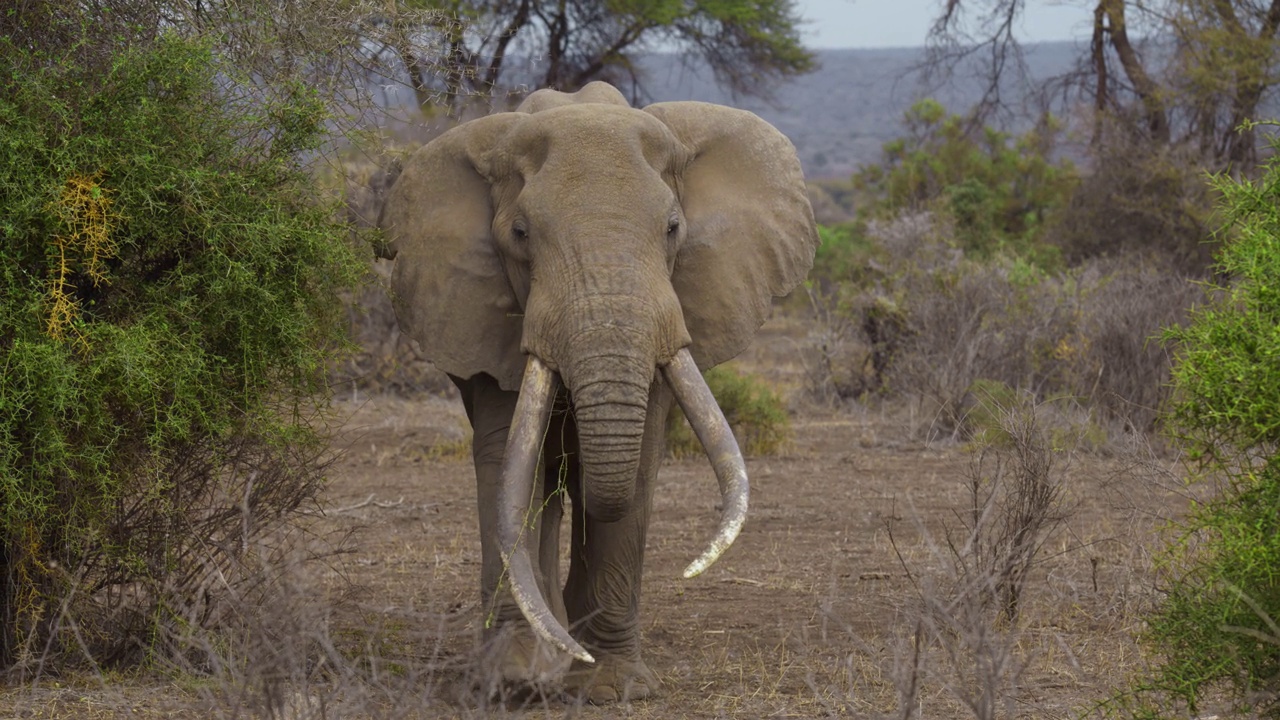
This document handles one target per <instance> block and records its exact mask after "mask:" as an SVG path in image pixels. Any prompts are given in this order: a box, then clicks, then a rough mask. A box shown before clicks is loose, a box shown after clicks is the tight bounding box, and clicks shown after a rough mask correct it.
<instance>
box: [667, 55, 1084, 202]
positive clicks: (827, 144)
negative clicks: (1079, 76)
mask: <svg viewBox="0 0 1280 720" xmlns="http://www.w3.org/2000/svg"><path fill="white" fill-rule="evenodd" d="M1078 54H1079V50H1078V49H1077V48H1076V47H1075V45H1074V44H1073V43H1068V42H1063V43H1040V44H1036V45H1029V46H1027V47H1026V58H1027V65H1028V68H1029V70H1030V74H1031V75H1032V77H1034V78H1037V79H1041V80H1043V79H1047V78H1050V77H1053V76H1056V75H1060V74H1063V73H1066V72H1068V71H1069V70H1070V69H1071V68H1072V65H1073V63H1074V62H1075V59H1076V58H1077V57H1078ZM818 57H819V61H820V62H821V64H822V66H821V68H820V69H819V70H818V71H816V72H814V73H811V74H809V75H806V76H804V77H801V78H798V79H796V80H794V81H792V82H790V83H788V84H787V85H785V86H784V87H782V88H780V89H779V90H778V92H777V93H776V95H775V97H774V101H775V102H774V103H772V104H770V103H766V102H764V101H761V100H757V99H750V98H734V97H732V96H730V95H729V94H728V93H727V92H725V91H724V90H722V89H720V88H719V87H717V86H716V85H715V83H713V82H712V81H711V77H710V73H709V72H707V71H705V70H703V71H701V72H699V71H695V70H690V69H689V68H687V67H685V66H684V63H682V62H681V61H680V59H679V58H678V57H676V56H674V55H654V56H649V57H648V58H645V60H644V61H643V63H642V68H643V71H644V73H645V76H646V78H647V82H646V88H647V89H648V90H649V92H650V94H651V95H652V96H653V100H654V101H666V100H703V101H707V102H716V103H723V104H725V105H732V106H734V107H740V108H743V109H746V110H751V111H752V112H755V113H757V114H758V115H760V116H761V117H763V118H764V119H766V120H768V121H769V122H771V123H773V124H774V125H775V126H777V127H778V129H780V130H781V131H782V132H783V133H785V134H786V135H787V137H789V138H791V141H792V142H793V143H795V145H796V148H797V150H798V151H799V154H800V160H801V162H802V163H803V165H804V169H805V173H806V175H808V176H809V177H810V178H833V177H847V176H849V175H850V174H851V173H852V172H853V171H854V170H855V169H856V168H857V167H858V166H859V165H860V164H863V163H868V162H874V161H875V160H878V159H879V158H880V148H881V146H882V145H883V144H884V143H885V142H887V141H889V140H892V139H894V138H895V137H898V136H900V135H901V134H902V122H901V121H902V115H903V113H904V112H905V111H906V110H907V108H909V107H910V106H911V104H912V103H914V102H915V101H916V100H919V99H920V98H922V97H934V98H936V99H938V100H939V101H941V102H942V103H943V104H944V105H946V106H947V108H948V109H949V110H951V111H953V112H961V111H963V110H965V109H967V108H969V107H971V106H972V105H973V104H974V103H975V102H977V100H978V99H979V98H980V97H981V87H980V86H979V85H978V83H977V82H976V80H975V79H974V78H973V77H972V75H970V77H968V78H967V79H966V78H964V77H963V76H964V73H963V72H957V73H956V75H957V78H956V79H955V80H953V81H952V82H950V83H948V84H947V85H946V86H944V87H941V88H937V89H935V90H934V91H929V89H928V88H926V87H925V86H924V85H923V84H922V79H921V77H920V75H919V73H917V72H915V71H914V67H915V66H916V65H917V64H918V63H919V62H920V60H921V59H922V58H923V50H922V49H920V48H900V49H878V50H822V51H819V52H818Z"/></svg>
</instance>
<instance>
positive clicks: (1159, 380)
mask: <svg viewBox="0 0 1280 720" xmlns="http://www.w3.org/2000/svg"><path fill="white" fill-rule="evenodd" d="M1078 276H1079V280H1078V285H1079V287H1080V288H1081V290H1080V296H1079V300H1078V302H1079V310H1078V317H1077V321H1076V327H1077V330H1076V335H1075V336H1074V339H1075V340H1076V342H1077V345H1075V346H1072V345H1071V344H1070V343H1071V341H1072V339H1073V338H1070V337H1069V338H1063V339H1061V340H1059V345H1058V351H1059V353H1060V354H1062V353H1063V352H1065V353H1067V354H1068V355H1069V358H1066V359H1069V362H1068V363H1067V364H1066V368H1065V369H1064V371H1065V372H1067V373H1068V377H1066V378H1064V382H1063V383H1062V386H1063V388H1064V389H1066V390H1069V391H1070V392H1072V394H1074V395H1076V396H1077V397H1080V398H1083V399H1084V400H1085V401H1086V402H1087V403H1088V404H1089V405H1091V406H1092V407H1094V408H1096V409H1097V410H1098V411H1099V414H1100V415H1101V417H1102V418H1104V419H1106V420H1110V421H1114V422H1118V423H1121V424H1122V425H1123V426H1124V427H1125V428H1126V429H1127V430H1133V431H1137V432H1150V431H1153V430H1155V429H1156V423H1157V421H1158V420H1159V417H1160V413H1161V411H1162V410H1163V408H1164V404H1165V402H1166V401H1167V400H1168V399H1169V391H1170V385H1169V381H1170V369H1171V367H1172V348H1171V347H1170V346H1168V345H1166V344H1164V343H1162V342H1161V341H1160V339H1159V333H1160V331H1161V330H1163V329H1164V328H1169V327H1174V326H1181V325H1185V324H1186V322H1187V320H1188V313H1189V312H1190V310H1191V308H1192V307H1194V306H1195V305H1197V304H1199V303H1202V302H1204V300H1205V299H1206V297H1207V296H1206V289H1205V286H1203V285H1201V284H1198V283H1196V282H1192V281H1191V280H1189V279H1188V278H1187V277H1186V276H1184V275H1181V274H1179V273H1177V272H1176V271H1175V270H1174V269H1173V268H1172V267H1170V266H1168V265H1162V264H1160V263H1155V262H1150V261H1143V260H1140V259H1138V258H1136V257H1133V256H1130V257H1128V258H1123V259H1116V260H1110V261H1097V262H1094V263H1090V264H1089V265H1087V266H1085V267H1084V268H1082V269H1081V271H1080V272H1079V273H1078Z"/></svg>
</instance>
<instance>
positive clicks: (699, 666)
mask: <svg viewBox="0 0 1280 720" xmlns="http://www.w3.org/2000/svg"><path fill="white" fill-rule="evenodd" d="M805 332H806V328H805V326H804V325H803V324H796V322H795V320H794V319H791V318H780V319H779V320H777V321H776V322H774V323H772V324H771V325H770V327H769V329H767V332H766V335H765V337H763V338H762V341H761V342H760V343H758V344H757V346H756V347H755V348H753V349H752V351H751V352H749V353H748V354H747V355H746V356H745V357H744V358H743V359H742V360H741V365H742V367H743V369H744V370H746V371H749V372H762V371H766V372H769V373H770V374H769V375H768V377H770V379H771V381H772V382H773V383H774V384H775V385H776V386H778V387H785V388H790V389H791V391H792V392H797V393H798V392H802V388H803V377H804V368H803V365H802V363H801V362H800V361H799V359H798V357H799V350H798V349H797V347H798V343H801V342H802V340H803V338H804V334H805ZM344 407H345V409H346V410H347V411H348V413H349V419H348V420H347V423H346V425H345V429H344V431H343V434H342V436H341V439H340V441H339V445H338V447H339V449H341V450H342V454H341V456H340V458H339V460H338V462H337V464H336V465H335V466H333V468H332V472H331V479H330V483H329V486H328V489H327V491H326V494H325V499H324V505H325V507H326V511H325V513H324V514H323V515H318V516H315V517H313V518H311V520H312V522H314V523H315V525H314V526H313V527H312V528H311V529H310V532H309V534H308V535H307V536H306V538H307V542H305V543H302V544H300V545H295V546H294V547H295V548H296V550H295V551H294V552H292V553H277V554H276V555H275V556H273V557H274V559H271V560H270V562H269V563H268V562H265V561H266V560H267V559H268V557H267V556H266V555H263V556H262V557H263V559H264V564H263V568H264V569H265V568H268V567H271V566H274V568H275V570H274V571H273V573H272V575H273V578H272V580H271V581H270V583H268V584H267V585H264V589H265V588H268V587H269V588H270V591H271V592H270V594H264V595H263V597H269V598H271V601H270V602H268V603H266V604H265V606H261V607H259V608H258V609H257V610H255V611H254V612H253V613H246V614H245V615H244V616H243V617H242V618H241V620H240V622H241V624H240V625H238V626H237V627H239V628H240V630H237V631H234V632H229V633H227V634H207V635H195V634H193V635H192V636H190V637H189V638H187V642H188V643H189V644H190V646H191V647H192V648H193V649H194V650H197V651H199V652H197V653H196V654H195V655H192V656H191V657H204V658H206V660H205V661H204V662H203V664H202V665H197V664H196V663H194V662H192V664H190V665H188V666H181V665H167V666H152V667H150V668H149V669H145V670H142V671H138V672H136V673H132V674H129V675H122V674H118V673H114V672H111V671H101V672H95V671H92V670H82V671H77V672H71V673H64V674H63V675H61V676H57V677H50V676H45V677H42V678H41V679H40V680H39V682H35V683H33V682H27V683H23V684H16V685H11V686H9V687H8V688H7V689H5V690H3V691H0V717H9V716H15V717H48V718H62V717H90V718H125V717H129V718H152V717H157V718H158V717H192V718H196V717H198V718H206V717H217V718H250V717H253V718H257V717H272V718H304V717H306V718H312V717H314V718H458V717H461V718H469V717H492V716H508V715H509V716H519V717H531V716H532V717H541V716H545V717H564V716H573V717H583V718H595V717H601V718H604V717H617V716H619V715H621V714H626V715H627V716H629V717H635V718H666V717H691V718H720V717H806V718H807V717H864V718H876V717H895V718H902V717H918V718H930V719H931V720H932V719H933V718H942V719H945V718H971V717H975V716H978V717H981V716H982V715H977V714H976V711H975V708H977V711H980V712H983V713H985V712H987V711H988V710H990V711H991V712H993V713H994V715H993V716H994V717H1006V716H1016V717H1036V718H1054V717H1074V716H1075V715H1076V714H1077V713H1078V712H1080V711H1081V710H1082V709H1085V708H1088V707H1089V706H1090V705H1091V704H1092V703H1094V702H1096V701H1097V700H1099V699H1100V698H1104V697H1106V696H1107V695H1108V694H1109V693H1111V692H1113V691H1114V689H1115V688H1116V687H1118V686H1119V685H1120V684H1122V683H1123V681H1124V679H1125V678H1126V677H1130V676H1132V675H1133V674H1134V673H1135V672H1137V671H1138V670H1140V669H1141V668H1142V664H1143V660H1142V657H1141V653H1140V649H1139V646H1138V645H1137V644H1136V643H1135V642H1134V641H1133V640H1132V637H1133V633H1134V632H1135V630H1136V628H1137V627H1139V626H1140V624H1141V619H1142V616H1143V613H1144V611H1145V609H1146V608H1147V607H1148V603H1149V602H1150V600H1151V598H1152V596H1153V592H1154V591H1153V589H1152V588H1153V584H1152V583H1153V574H1152V569H1151V552H1152V551H1153V549H1154V548H1155V547H1156V546H1157V545H1158V537H1159V533H1158V528H1159V527H1161V524H1162V523H1163V522H1164V521H1165V520H1167V519H1168V518H1169V517H1171V516H1174V515H1175V514H1176V513H1178V512H1180V509H1181V508H1182V507H1183V505H1184V503H1185V502H1186V498H1185V497H1184V496H1183V495H1182V493H1183V490H1182V487H1181V485H1180V484H1179V483H1178V482H1177V481H1176V480H1177V478H1176V476H1175V475H1173V474H1170V473H1169V471H1168V470H1167V467H1168V466H1167V464H1162V461H1159V460H1156V459H1154V458H1156V457H1157V456H1155V455H1153V454H1151V453H1149V452H1144V451H1143V449H1142V448H1141V447H1133V448H1127V449H1126V448H1121V449H1119V450H1117V451H1116V452H1115V453H1114V454H1113V455H1111V456H1108V457H1102V456H1099V455H1088V454H1085V455H1077V456H1073V457H1072V458H1071V462H1070V463H1065V462H1060V459H1061V458H1059V456H1056V455H1055V456H1054V458H1055V460H1054V464H1053V466H1052V468H1051V475H1052V477H1053V478H1055V479H1056V480H1057V481H1058V483H1059V484H1058V486H1059V487H1060V488H1061V493H1062V496H1061V497H1062V500H1063V503H1064V506H1065V507H1068V508H1070V509H1071V512H1069V513H1061V515H1062V516H1063V517H1062V521H1061V524H1060V525H1058V526H1057V527H1056V529H1054V530H1053V532H1044V533H1042V534H1041V535H1040V536H1039V537H1041V538H1042V541H1041V542H1040V543H1039V544H1038V545H1037V547H1038V551H1037V552H1036V553H1035V555H1034V558H1033V561H1032V562H1030V563H1029V565H1027V567H1029V569H1028V570H1026V572H1025V573H1024V574H1023V575H1022V578H1021V583H1022V584H1021V590H1020V593H1019V600H1018V603H1017V605H1018V611H1017V621H1016V623H1012V622H1010V621H1009V620H1008V619H1001V618H1000V617H999V613H998V612H995V611H994V610H993V606H992V605H991V604H990V601H988V602H987V604H986V605H984V604H983V603H982V602H980V601H979V598H980V597H981V596H982V593H981V592H978V590H982V592H986V589H985V588H986V587H987V586H985V585H983V584H982V583H981V582H975V581H974V578H979V577H982V576H983V571H982V570H981V569H980V568H979V566H978V565H977V564H975V562H974V561H973V560H972V558H973V557H974V555H973V554H972V552H976V551H977V550H978V548H980V547H994V546H995V545H998V543H996V544H992V543H988V544H986V545H984V544H982V543H970V545H971V546H972V547H971V548H970V551H965V550H964V549H965V546H966V543H967V542H968V538H969V537H970V535H972V532H971V530H970V528H971V527H972V523H973V521H972V520H971V518H973V517H974V515H973V514H972V512H973V510H972V508H974V507H975V500H974V498H975V495H974V485H973V482H972V468H973V465H972V463H974V462H975V460H976V459H977V457H978V456H977V455H976V454H975V453H973V452H970V451H968V450H967V449H966V448H965V447H963V446H960V445H951V446H948V447H939V446H930V445H928V444H926V443H922V442H921V441H920V440H919V439H918V438H916V439H912V436H911V435H910V434H908V433H904V432H902V431H900V429H898V425H899V424H900V423H901V422H902V417H901V416H898V415H893V414H890V415H879V414H876V413H870V412H866V411H859V413H849V412H845V411H841V412H832V411H830V410H818V409H814V408H812V407H807V408H806V407H805V406H803V405H801V406H797V407H798V408H799V409H800V412H798V413H797V415H796V417H795V420H794V423H795V425H794V436H793V441H792V446H791V448H790V450H789V451H788V452H787V454H786V455H784V456H780V457H762V458H755V459H751V460H749V461H748V470H749V473H750V475H751V478H752V511H751V515H750V519H749V521H748V523H747V526H746V528H745V529H744V532H743V535H742V536H741V537H740V539H739V541H738V543H737V544H736V545H735V547H734V548H733V549H732V550H731V551H730V552H729V554H728V555H727V556H726V557H725V558H723V559H722V560H721V562H720V563H718V564H717V565H716V566H715V567H713V568H712V569H711V570H710V571H709V572H708V573H707V574H706V575H705V576H704V577H701V578H698V579H696V580H694V581H684V580H681V579H680V578H679V574H680V570H681V568H682V567H683V565H684V564H685V563H686V562H687V561H688V559H689V557H690V556H691V555H692V554H694V553H695V552H696V550H697V549H698V548H699V547H700V546H701V545H702V543H704V542H705V541H706V539H707V538H708V537H709V536H710V534H711V533H712V531H713V529H714V523H715V517H716V511H715V503H716V501H717V498H718V493H717V491H716V489H715V482H714V479H713V478H712V477H711V472H710V470H709V468H708V467H707V466H706V460H705V458H690V459H688V460H670V461H668V463H667V464H666V466H665V467H664V469H663V472H662V475H661V476H660V484H659V487H658V489H657V495H656V499H655V516H654V522H653V525H652V528H651V533H650V538H649V544H648V552H647V558H646V562H647V568H646V576H645V597H644V604H643V612H644V622H643V626H642V629H643V632H644V637H645V642H646V653H647V658H648V661H649V663H650V665H651V666H652V667H653V669H654V670H655V671H656V672H657V673H658V674H659V675H660V676H661V677H662V680H663V688H662V695H661V696H660V697H658V698H655V699H653V700H650V701H647V702H643V703H633V704H632V705H630V706H629V707H627V708H616V707H605V708H593V707H582V706H579V705H578V704H576V703H575V702H573V701H566V700H564V699H563V698H558V697H557V698H539V697H517V696H510V695H508V696H505V697H503V696H501V695H500V696H498V697H496V698H495V697H491V696H490V695H488V694H487V693H484V692H478V690H477V687H478V686H483V684H482V683H481V682H480V681H481V680H482V678H483V677H484V668H485V667H486V665H485V663H486V660H485V655H484V651H483V648H478V647H477V643H478V637H479V632H480V628H479V623H480V621H481V611H480V608H479V607H478V600H479V598H478V592H477V590H478V588H477V585H478V582H477V579H478V573H479V545H478V541H477V535H476V533H477V530H476V516H475V509H474V503H475V500H474V484H473V480H472V471H471V467H470V463H469V462H466V461H464V460H460V459H457V458H454V457H452V456H449V457H445V456H446V455H449V453H445V452H443V451H433V450H432V448H437V447H441V446H446V447H447V446H450V445H451V444H453V443H458V442H459V441H460V439H461V437H462V436H463V432H462V428H463V427H464V426H465V419H464V417H463V413H462V409H461V407H460V404H459V403H457V402H456V401H451V400H447V399H443V398H438V397H434V396H427V397H418V398H415V399H403V398H395V397H388V396H383V395H376V396H372V397H365V398H362V399H361V400H360V401H359V402H356V403H344ZM988 459H990V456H988ZM1165 462H1167V461H1165ZM985 467H986V468H988V469H989V468H991V465H990V463H989V462H988V464H987V465H986V466H985ZM1006 467H1008V466H1007V465H1006ZM984 473H986V474H987V475H991V474H992V473H990V472H986V471H985V470H984ZM1002 477H1003V476H1002ZM981 497H986V496H985V495H983V496H981ZM978 506H979V507H982V506H983V502H979V503H978ZM962 517H963V518H965V521H964V522H961V518H962ZM977 517H978V518H979V520H980V521H981V523H983V525H982V528H983V529H984V531H985V530H986V528H988V527H990V528H995V527H997V525H996V524H995V523H994V520H995V519H996V518H999V517H1002V515H1001V514H1000V513H998V512H996V511H994V510H992V511H990V512H979V513H978V515H977ZM1045 517H1051V515H1046V516H1045ZM989 522H990V523H991V524H989V525H988V524H987V523H989ZM998 536H999V533H988V535H987V537H998ZM948 537H950V538H952V539H953V540H952V542H951V544H948ZM329 539H342V541H343V542H342V543H341V544H340V545H338V546H337V547H340V548H341V549H342V550H343V552H342V553H340V554H332V553H328V554H325V553H317V550H318V548H317V546H316V544H315V543H320V542H321V541H324V542H328V543H329V547H333V544H332V542H329ZM308 543H311V544H310V545H308ZM952 546H954V548H955V549H956V550H959V551H965V552H970V553H971V554H967V555H956V553H954V552H953V551H952V549H951V548H952ZM282 547H283V546H282ZM895 548H896V550H895ZM317 554H320V555H322V556H323V557H324V558H325V562H321V563H306V562H300V560H302V559H305V558H306V557H307V556H308V555H310V556H315V555H317ZM998 556H999V555H998V554H997V555H993V556H991V557H998ZM960 557H964V558H966V560H965V562H967V563H969V565H968V567H969V568H970V570H968V571H967V572H970V575H969V576H967V577H966V576H963V575H962V574H961V573H962V572H964V568H965V567H966V566H965V565H964V564H963V563H960V562H959V558H960ZM993 565H998V563H988V564H987V565H985V566H982V567H991V566H993ZM994 597H996V598H997V602H996V603H995V604H996V606H998V605H999V602H998V598H999V597H1000V596H999V594H998V593H997V594H996V595H995V596H994ZM973 658H981V659H982V660H981V662H984V663H985V665H981V666H979V664H978V663H979V661H978V660H973ZM979 667H980V669H981V671H982V672H984V673H986V674H985V675H982V676H980V677H979V676H976V675H973V674H972V673H973V670H974V669H975V668H979Z"/></svg>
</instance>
